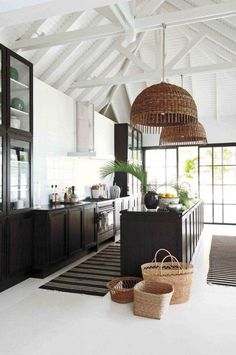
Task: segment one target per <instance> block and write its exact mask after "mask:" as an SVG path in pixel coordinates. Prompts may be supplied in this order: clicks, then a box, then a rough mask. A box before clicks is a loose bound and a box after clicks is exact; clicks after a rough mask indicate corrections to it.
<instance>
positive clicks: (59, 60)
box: [40, 15, 102, 80]
mask: <svg viewBox="0 0 236 355" xmlns="http://www.w3.org/2000/svg"><path fill="white" fill-rule="evenodd" d="M101 21H102V16H100V15H99V16H97V17H96V18H95V19H94V20H93V25H94V26H96V25H98V24H99V23H100V22H101ZM82 43H83V42H80V43H76V44H70V45H68V46H67V47H66V48H65V49H64V50H63V53H62V54H61V55H60V56H59V57H58V58H57V59H56V61H54V63H53V64H52V65H51V66H49V68H47V69H46V70H45V71H44V72H43V73H42V74H41V76H40V79H41V80H48V79H49V78H50V77H51V76H52V75H53V73H55V71H56V70H58V68H59V67H60V66H61V65H63V63H64V62H65V61H66V60H67V59H68V58H69V57H70V56H71V55H73V52H74V51H75V50H76V49H77V48H79V47H80V46H81V45H82Z"/></svg>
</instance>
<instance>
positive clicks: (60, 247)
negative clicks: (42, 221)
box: [49, 210, 67, 264]
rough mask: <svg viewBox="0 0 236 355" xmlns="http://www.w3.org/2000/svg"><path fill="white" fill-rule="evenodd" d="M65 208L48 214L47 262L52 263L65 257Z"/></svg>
mask: <svg viewBox="0 0 236 355" xmlns="http://www.w3.org/2000/svg"><path fill="white" fill-rule="evenodd" d="M66 244H67V241H66V210H62V211H56V212H52V213H50V214H49V262H50V264H54V263H56V262H58V261H61V260H63V259H65V258H66V254H67V245H66Z"/></svg>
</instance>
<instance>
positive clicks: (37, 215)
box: [32, 204, 97, 277]
mask: <svg viewBox="0 0 236 355" xmlns="http://www.w3.org/2000/svg"><path fill="white" fill-rule="evenodd" d="M95 213H96V205H95V204H89V205H88V206H87V205H86V206H70V207H67V208H57V207H52V208H50V207H49V208H48V209H45V210H35V211H34V233H33V246H34V247H33V250H34V252H33V255H34V257H33V270H32V275H33V276H36V277H46V276H47V275H49V274H51V273H52V272H55V271H56V270H58V269H60V268H62V267H63V266H65V265H68V264H69V263H71V262H73V261H75V260H77V259H79V258H80V257H82V256H84V255H86V254H87V253H88V251H89V249H90V248H92V247H95V248H96V247H97V231H96V225H95Z"/></svg>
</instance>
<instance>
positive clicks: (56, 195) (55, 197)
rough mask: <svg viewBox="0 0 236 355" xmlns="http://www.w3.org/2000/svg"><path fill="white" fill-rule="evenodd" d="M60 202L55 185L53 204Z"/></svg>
mask: <svg viewBox="0 0 236 355" xmlns="http://www.w3.org/2000/svg"><path fill="white" fill-rule="evenodd" d="M58 202H60V196H59V193H58V189H57V185H55V193H54V203H58Z"/></svg>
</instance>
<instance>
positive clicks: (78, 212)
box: [68, 207, 83, 255]
mask: <svg viewBox="0 0 236 355" xmlns="http://www.w3.org/2000/svg"><path fill="white" fill-rule="evenodd" d="M82 218H83V209H82V208H81V207H78V208H71V209H70V210H69V211H68V244H69V245H68V251H69V255H73V254H75V253H78V252H80V251H81V250H83V239H82V233H83V231H82V227H83V223H82Z"/></svg>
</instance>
